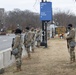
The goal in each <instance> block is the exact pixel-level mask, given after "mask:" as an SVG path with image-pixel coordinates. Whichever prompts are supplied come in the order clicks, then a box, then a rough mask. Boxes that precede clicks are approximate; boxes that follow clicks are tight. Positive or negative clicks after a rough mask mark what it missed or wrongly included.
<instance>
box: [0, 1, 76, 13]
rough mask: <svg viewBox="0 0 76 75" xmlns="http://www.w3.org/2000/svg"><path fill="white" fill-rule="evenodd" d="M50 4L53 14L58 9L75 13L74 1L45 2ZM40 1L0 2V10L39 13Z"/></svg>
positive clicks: (75, 3) (75, 4)
mask: <svg viewBox="0 0 76 75" xmlns="http://www.w3.org/2000/svg"><path fill="white" fill-rule="evenodd" d="M47 1H51V2H52V7H53V12H57V11H58V10H59V9H60V10H62V11H67V10H70V11H71V12H74V13H75V12H76V2H75V1H74V0H47ZM40 2H41V0H0V8H5V10H6V11H9V10H13V9H15V8H19V9H21V10H26V9H27V10H30V11H33V12H38V13H40Z"/></svg>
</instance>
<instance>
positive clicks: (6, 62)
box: [0, 46, 27, 69]
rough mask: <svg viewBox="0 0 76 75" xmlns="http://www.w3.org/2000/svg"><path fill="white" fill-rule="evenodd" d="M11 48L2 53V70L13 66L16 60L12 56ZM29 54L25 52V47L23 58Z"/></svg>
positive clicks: (0, 58) (0, 54) (0, 65)
mask: <svg viewBox="0 0 76 75" xmlns="http://www.w3.org/2000/svg"><path fill="white" fill-rule="evenodd" d="M11 50H12V49H11V48H8V49H6V50H2V51H0V69H1V68H5V67H8V66H10V65H12V64H13V63H14V62H15V58H14V56H13V55H12V56H11ZM26 55H27V52H26V50H25V47H24V46H23V51H22V57H24V56H26Z"/></svg>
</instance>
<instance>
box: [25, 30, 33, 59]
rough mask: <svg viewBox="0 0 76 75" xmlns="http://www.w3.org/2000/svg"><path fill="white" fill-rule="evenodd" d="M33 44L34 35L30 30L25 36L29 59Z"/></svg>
mask: <svg viewBox="0 0 76 75" xmlns="http://www.w3.org/2000/svg"><path fill="white" fill-rule="evenodd" d="M31 43H32V34H31V32H30V31H29V30H27V31H26V33H25V36H24V46H25V48H26V51H27V53H28V58H30V46H31Z"/></svg>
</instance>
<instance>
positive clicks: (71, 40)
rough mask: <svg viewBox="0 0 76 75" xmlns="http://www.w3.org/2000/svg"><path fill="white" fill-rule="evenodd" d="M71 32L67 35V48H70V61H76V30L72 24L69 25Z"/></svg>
mask: <svg viewBox="0 0 76 75" xmlns="http://www.w3.org/2000/svg"><path fill="white" fill-rule="evenodd" d="M68 30H69V33H68V35H67V37H66V39H67V48H68V49H69V53H70V62H71V63H72V62H75V52H74V50H75V30H74V28H73V25H72V24H69V25H68Z"/></svg>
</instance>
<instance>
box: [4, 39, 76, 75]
mask: <svg viewBox="0 0 76 75" xmlns="http://www.w3.org/2000/svg"><path fill="white" fill-rule="evenodd" d="M25 58H26V57H25ZM25 58H23V60H22V62H23V63H22V71H20V72H17V73H13V71H14V69H15V65H13V66H10V67H9V68H7V69H5V73H4V74H3V75H76V62H75V63H72V64H70V61H69V53H68V50H67V46H66V40H64V39H50V40H49V41H48V48H44V47H40V48H36V49H35V53H31V59H25Z"/></svg>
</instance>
